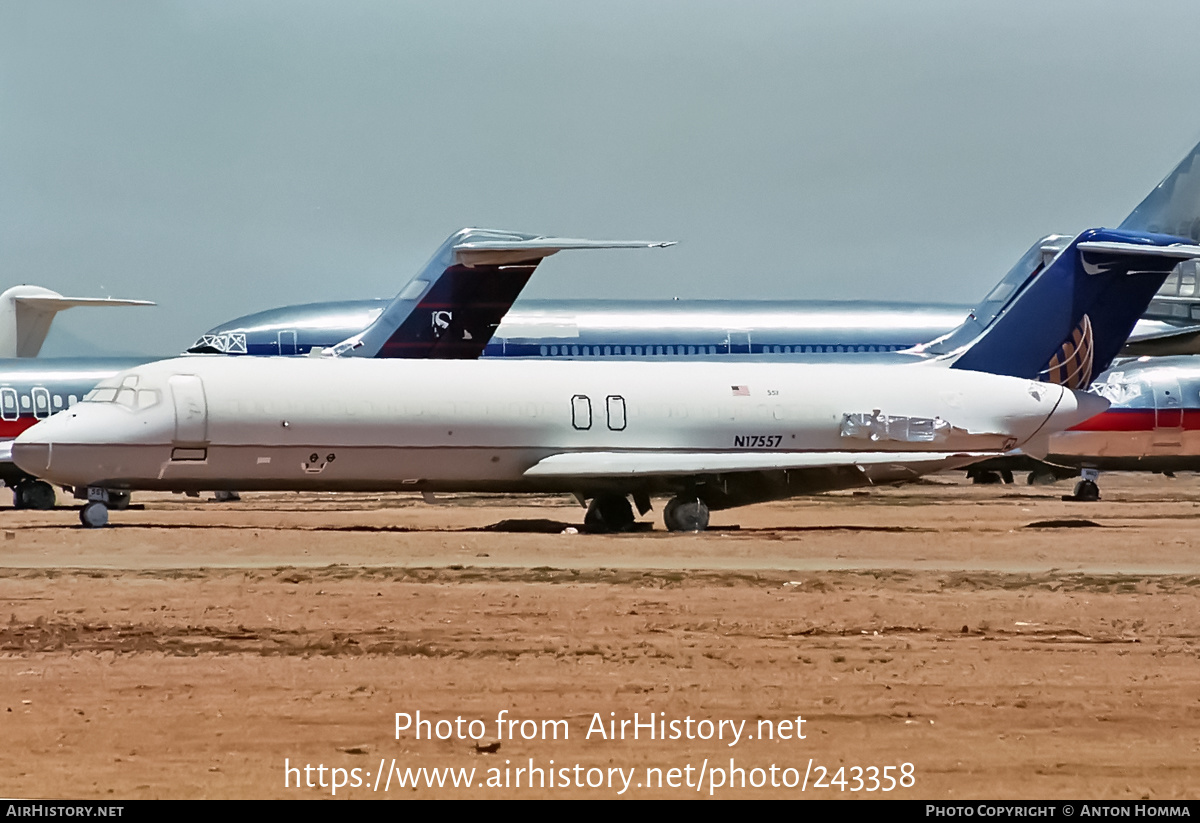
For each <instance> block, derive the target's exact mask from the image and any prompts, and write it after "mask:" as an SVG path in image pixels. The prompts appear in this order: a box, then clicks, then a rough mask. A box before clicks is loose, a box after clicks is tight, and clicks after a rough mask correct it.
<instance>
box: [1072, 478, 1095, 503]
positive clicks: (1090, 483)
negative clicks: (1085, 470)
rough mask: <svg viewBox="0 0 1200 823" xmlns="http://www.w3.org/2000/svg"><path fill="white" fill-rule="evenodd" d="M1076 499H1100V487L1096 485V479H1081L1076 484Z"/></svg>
mask: <svg viewBox="0 0 1200 823" xmlns="http://www.w3.org/2000/svg"><path fill="white" fill-rule="evenodd" d="M1075 499H1076V500H1087V501H1092V500H1099V499H1100V487H1099V486H1097V485H1096V482H1095V481H1094V480H1080V481H1079V482H1078V483H1076V484H1075Z"/></svg>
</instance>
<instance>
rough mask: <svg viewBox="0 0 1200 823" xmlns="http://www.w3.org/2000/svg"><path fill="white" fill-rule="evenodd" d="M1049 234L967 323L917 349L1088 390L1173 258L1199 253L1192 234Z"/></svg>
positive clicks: (964, 365)
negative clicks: (1065, 238)
mask: <svg viewBox="0 0 1200 823" xmlns="http://www.w3.org/2000/svg"><path fill="white" fill-rule="evenodd" d="M1051 240H1052V242H1049V243H1047V244H1039V245H1037V246H1034V248H1033V249H1030V251H1029V252H1027V253H1026V255H1025V256H1024V257H1022V259H1021V262H1019V263H1018V264H1017V266H1016V267H1015V268H1014V269H1013V271H1012V272H1010V273H1009V275H1008V276H1007V277H1006V278H1005V279H1004V280H1003V281H1001V283H1000V285H999V286H997V287H996V289H994V290H993V291H992V293H991V294H989V295H988V297H987V298H986V299H985V300H984V302H983V303H981V304H980V305H979V306H978V307H977V308H976V309H975V311H973V312H972V313H971V315H970V316H969V317H968V318H967V321H966V322H965V323H964V324H963V325H962V326H960V327H959V328H958V329H956V330H955V331H953V332H951V333H950V334H948V335H946V336H945V337H943V338H940V339H939V340H935V341H933V342H932V343H929V344H926V345H925V346H919V347H917V351H920V352H924V353H926V354H932V355H944V356H946V357H947V358H950V359H952V364H951V368H955V369H968V370H972V371H984V372H991V373H993V374H1004V375H1011V376H1013V377H1026V378H1030V379H1038V380H1043V381H1045V382H1050V383H1058V384H1060V385H1064V386H1067V387H1068V388H1073V389H1086V388H1087V386H1088V385H1090V383H1091V381H1092V378H1093V377H1094V376H1095V375H1097V374H1099V373H1100V372H1102V371H1104V370H1105V369H1107V368H1108V367H1109V365H1110V364H1111V363H1112V360H1113V358H1114V357H1116V356H1117V353H1118V352H1119V351H1120V350H1121V346H1123V345H1124V343H1125V340H1126V339H1127V338H1128V337H1129V333H1130V332H1131V331H1132V330H1133V326H1134V324H1135V323H1137V320H1138V318H1139V317H1140V316H1141V314H1142V312H1143V311H1145V310H1146V306H1147V305H1148V304H1149V303H1150V298H1152V297H1153V296H1154V293H1155V292H1156V291H1158V289H1159V287H1160V286H1162V284H1163V281H1164V280H1165V279H1166V277H1167V275H1168V274H1170V273H1171V270H1172V269H1173V268H1174V267H1175V265H1176V264H1177V263H1179V261H1180V260H1188V259H1194V258H1198V257H1200V246H1195V245H1191V244H1189V243H1188V240H1187V239H1186V238H1181V237H1171V236H1169V235H1161V234H1149V233H1144V232H1130V231H1118V230H1114V229H1089V230H1088V231H1085V232H1084V233H1083V234H1081V235H1079V236H1078V237H1076V238H1075V239H1074V240H1072V241H1070V243H1067V244H1066V245H1065V247H1063V246H1062V245H1061V239H1059V238H1051ZM1047 258H1050V259H1049V260H1047Z"/></svg>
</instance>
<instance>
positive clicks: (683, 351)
mask: <svg viewBox="0 0 1200 823" xmlns="http://www.w3.org/2000/svg"><path fill="white" fill-rule="evenodd" d="M745 345H746V344H745V343H733V344H724V345H720V346H539V347H538V353H539V354H540V355H541V356H542V357H614V356H616V357H628V356H632V357H659V356H665V357H677V356H679V355H683V356H685V357H686V356H688V355H707V354H745V353H746V352H737V351H730V349H731V348H741V347H743V346H745ZM505 348H506V349H507V348H509V346H507V345H506V347H505ZM906 348H910V347H909V346H848V345H841V346H835V345H827V346H767V345H752V346H750V347H749V352H750V354H833V353H838V352H842V353H844V352H888V351H902V350H904V349H906Z"/></svg>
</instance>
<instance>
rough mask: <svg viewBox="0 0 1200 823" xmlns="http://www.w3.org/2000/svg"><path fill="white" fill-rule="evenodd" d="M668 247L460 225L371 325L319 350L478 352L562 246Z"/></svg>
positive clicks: (415, 354) (432, 354) (427, 354)
mask: <svg viewBox="0 0 1200 823" xmlns="http://www.w3.org/2000/svg"><path fill="white" fill-rule="evenodd" d="M671 245H674V244H673V243H661V242H650V241H641V240H631V241H602V240H579V239H575V238H565V237H541V236H538V235H534V234H519V233H517V232H508V231H495V230H491V229H462V230H461V231H458V232H456V233H454V234H453V235H451V236H450V238H449V239H448V240H446V242H445V243H443V244H442V245H441V247H440V248H439V249H438V250H437V252H436V253H435V254H434V255H433V259H431V260H430V261H429V262H428V263H427V264H426V265H425V268H424V269H422V270H421V272H420V273H419V274H418V275H417V276H416V277H415V278H413V279H412V280H411V281H410V282H409V283H408V285H407V286H405V287H404V289H403V290H402V291H401V292H400V294H398V295H397V296H396V299H395V300H393V301H392V302H391V303H390V304H389V305H388V307H387V308H385V309H384V310H383V312H382V313H381V314H380V315H379V317H378V318H377V319H376V320H375V322H374V323H372V324H371V325H370V326H368V327H367V328H366V329H364V330H363V331H362V332H360V333H358V334H356V335H354V336H352V337H350V338H348V339H347V340H344V341H342V342H341V343H338V344H337V345H336V346H333V347H332V348H330V349H327V350H326V351H325V354H327V355H329V356H333V357H408V358H427V359H454V360H472V359H475V358H477V357H479V356H480V354H482V353H483V349H484V347H485V346H486V345H487V344H488V341H489V340H491V338H492V334H493V333H494V332H495V331H496V327H497V326H499V325H500V321H501V320H503V319H504V315H505V314H507V313H508V310H509V309H510V308H511V307H512V304H513V303H514V302H515V301H516V299H517V297H518V296H519V295H520V293H521V290H522V289H523V288H525V284H526V283H527V282H529V278H530V276H531V275H532V274H533V271H534V269H536V268H537V265H538V263H540V262H541V261H542V260H543V259H544V258H546V257H549V256H550V255H552V254H555V253H556V252H559V251H563V250H565V249H613V248H657V247H663V246H671Z"/></svg>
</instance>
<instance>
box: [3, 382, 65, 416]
mask: <svg viewBox="0 0 1200 823" xmlns="http://www.w3.org/2000/svg"><path fill="white" fill-rule="evenodd" d="M78 402H79V397H78V396H77V395H74V394H69V395H67V396H66V397H63V396H62V395H61V394H51V393H50V390H49V389H44V388H35V389H34V390H33V391H32V392H30V393H28V394H20V393H18V392H17V390H16V389H8V388H0V419H2V420H16V419H18V418H19V417H20V416H21V415H22V414H29V413H30V412H33V415H34V416H35V417H49V416H50V415H52V414H54V413H55V412H57V411H62V410H63V409H64V408H69V407H71V406H74V405H75V404H76V403H78Z"/></svg>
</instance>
